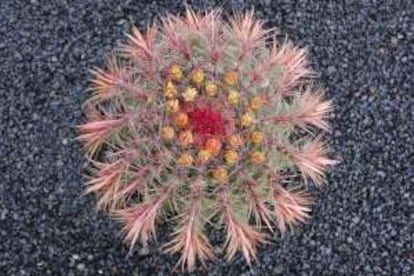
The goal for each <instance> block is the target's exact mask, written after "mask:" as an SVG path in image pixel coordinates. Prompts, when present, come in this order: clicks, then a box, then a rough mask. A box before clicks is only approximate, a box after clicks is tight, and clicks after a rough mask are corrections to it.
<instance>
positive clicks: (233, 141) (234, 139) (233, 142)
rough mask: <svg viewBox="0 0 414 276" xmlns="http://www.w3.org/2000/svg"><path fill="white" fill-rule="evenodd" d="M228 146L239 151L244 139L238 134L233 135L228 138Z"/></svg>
mask: <svg viewBox="0 0 414 276" xmlns="http://www.w3.org/2000/svg"><path fill="white" fill-rule="evenodd" d="M227 143H228V145H229V146H230V147H231V148H233V149H237V148H239V147H240V146H241V145H242V144H243V139H242V138H241V136H240V135H238V134H233V135H231V136H229V137H228V138H227Z"/></svg>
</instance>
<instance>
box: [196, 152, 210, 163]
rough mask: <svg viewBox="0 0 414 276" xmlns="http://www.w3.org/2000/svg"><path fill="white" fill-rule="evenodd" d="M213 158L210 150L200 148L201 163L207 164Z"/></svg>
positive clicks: (199, 159)
mask: <svg viewBox="0 0 414 276" xmlns="http://www.w3.org/2000/svg"><path fill="white" fill-rule="evenodd" d="M210 158H211V153H210V152H209V151H208V150H200V151H199V152H198V153H197V160H198V162H199V163H200V164H202V165H204V164H206V163H207V162H208V161H209V160H210Z"/></svg>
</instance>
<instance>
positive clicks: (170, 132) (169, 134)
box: [161, 126, 175, 141]
mask: <svg viewBox="0 0 414 276" xmlns="http://www.w3.org/2000/svg"><path fill="white" fill-rule="evenodd" d="M174 136H175V131H174V128H172V127H170V126H166V127H163V128H162V129H161V137H162V139H163V140H165V141H171V140H172V139H173V138H174Z"/></svg>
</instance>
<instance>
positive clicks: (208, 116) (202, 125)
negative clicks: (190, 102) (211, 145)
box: [191, 107, 226, 138]
mask: <svg viewBox="0 0 414 276" xmlns="http://www.w3.org/2000/svg"><path fill="white" fill-rule="evenodd" d="M191 126H192V129H193V131H194V133H196V134H198V135H200V136H202V137H203V138H205V137H206V136H211V135H220V136H223V135H225V134H226V129H225V122H224V119H223V117H222V116H221V114H220V113H219V112H217V111H215V110H214V109H213V108H212V107H206V108H204V109H197V108H196V109H194V110H193V112H191Z"/></svg>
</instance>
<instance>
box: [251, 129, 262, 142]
mask: <svg viewBox="0 0 414 276" xmlns="http://www.w3.org/2000/svg"><path fill="white" fill-rule="evenodd" d="M263 139H264V134H263V132H261V131H253V132H252V133H251V134H250V140H251V141H252V143H253V144H256V145H259V144H261V143H262V142H263Z"/></svg>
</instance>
